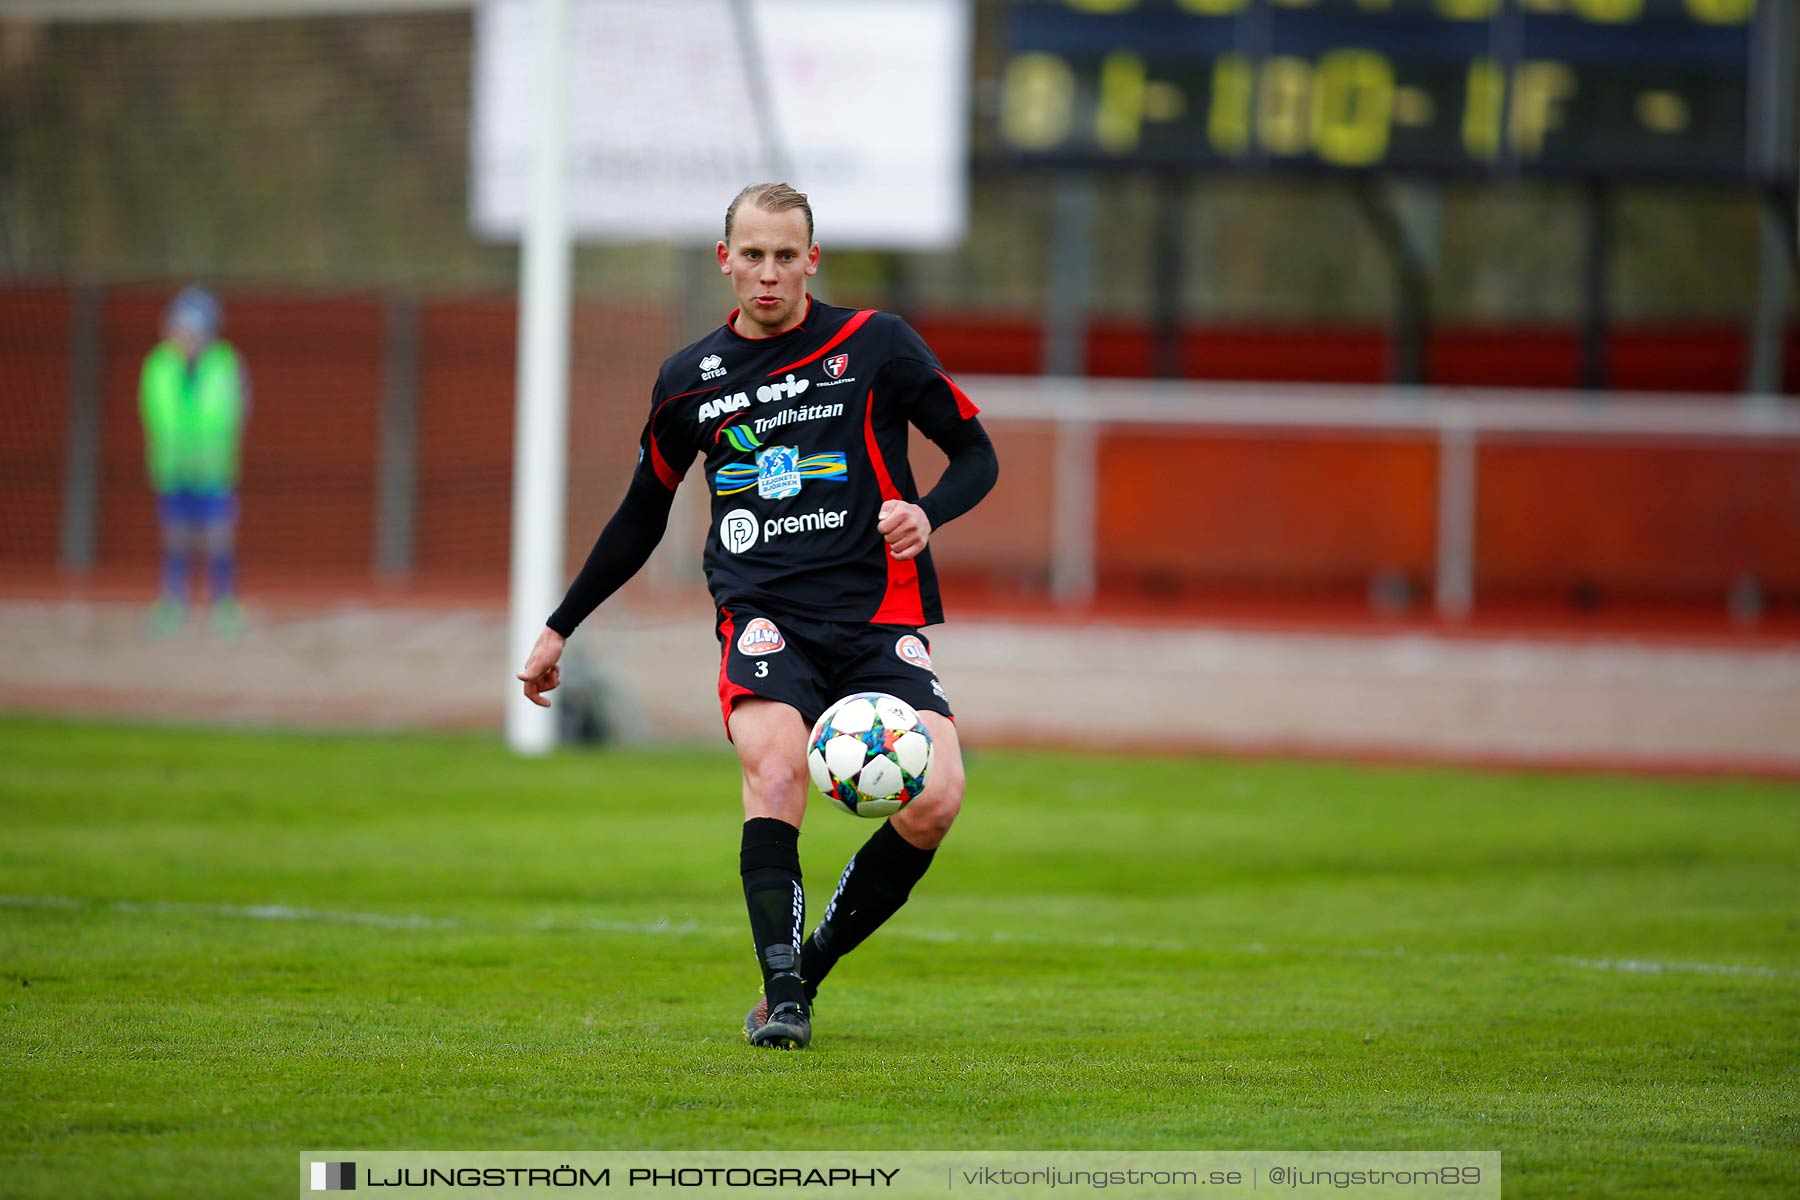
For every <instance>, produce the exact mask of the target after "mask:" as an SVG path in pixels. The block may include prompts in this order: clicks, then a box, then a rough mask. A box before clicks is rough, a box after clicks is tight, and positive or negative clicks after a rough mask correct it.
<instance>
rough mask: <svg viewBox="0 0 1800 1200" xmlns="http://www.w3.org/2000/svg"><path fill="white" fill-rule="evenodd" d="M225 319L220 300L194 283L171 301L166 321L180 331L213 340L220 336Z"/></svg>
mask: <svg viewBox="0 0 1800 1200" xmlns="http://www.w3.org/2000/svg"><path fill="white" fill-rule="evenodd" d="M224 317H225V313H224V310H223V309H222V308H220V307H219V298H218V297H217V296H215V295H213V294H212V293H211V292H209V291H208V290H206V289H205V288H203V287H201V286H200V285H199V284H197V283H194V284H189V285H188V286H187V287H184V288H182V289H181V290H180V291H179V292H177V293H176V294H175V299H173V300H171V301H169V311H168V312H167V313H166V314H165V317H164V319H165V320H166V321H167V322H168V323H169V324H170V325H173V326H175V327H176V328H178V329H185V330H188V331H191V332H193V333H195V334H198V335H199V336H201V337H206V338H211V337H217V336H218V334H219V325H220V324H221V323H222V322H223V320H224Z"/></svg>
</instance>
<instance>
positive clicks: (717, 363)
mask: <svg viewBox="0 0 1800 1200" xmlns="http://www.w3.org/2000/svg"><path fill="white" fill-rule="evenodd" d="M723 363H724V360H722V359H721V358H720V357H719V356H718V355H716V354H709V355H707V356H706V357H705V358H703V359H701V360H700V378H702V379H717V378H718V377H719V376H721V375H723V374H724V373H725V367H724V365H723Z"/></svg>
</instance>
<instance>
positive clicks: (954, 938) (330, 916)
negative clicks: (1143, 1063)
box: [0, 895, 1800, 979]
mask: <svg viewBox="0 0 1800 1200" xmlns="http://www.w3.org/2000/svg"><path fill="white" fill-rule="evenodd" d="M0 908H37V909H84V908H104V909H109V910H111V911H113V912H121V913H134V914H137V913H152V914H154V913H165V914H171V915H190V916H208V917H224V918H227V919H229V920H242V921H297V922H312V923H316V924H326V925H360V926H365V927H369V928H374V929H486V928H491V927H490V926H487V925H485V924H483V923H481V922H478V921H460V920H457V919H456V918H454V917H426V916H421V915H419V914H418V913H408V914H406V915H404V916H396V915H393V914H390V913H367V912H345V911H342V910H337V909H319V908H295V907H292V906H290V905H286V904H199V903H193V902H188V901H177V900H147V901H145V900H110V901H109V900H83V899H78V898H75V897H70V896H35V895H0ZM517 928H519V929H524V930H529V931H532V932H538V933H609V934H630V935H634V936H650V937H717V938H735V937H738V936H740V934H741V932H742V931H740V930H737V929H735V928H734V929H726V928H722V927H714V926H708V925H702V924H701V923H700V922H698V921H694V920H682V921H671V920H669V919H668V918H666V917H665V918H662V919H660V920H656V921H608V920H604V919H600V918H596V917H580V918H576V919H574V920H562V919H559V918H557V917H549V916H545V917H538V918H536V919H535V920H532V921H528V922H524V923H522V924H520V925H518V926H517ZM883 936H884V937H888V938H904V939H907V940H909V941H920V942H938V943H953V944H962V945H981V946H1004V945H1020V946H1078V947H1082V948H1086V949H1107V950H1153V951H1161V952H1165V953H1211V954H1241V955H1254V956H1259V957H1260V956H1274V955H1294V956H1298V957H1302V958H1304V957H1306V956H1308V955H1313V956H1322V957H1327V958H1353V959H1389V960H1395V959H1399V960H1404V959H1412V960H1414V961H1417V962H1433V963H1471V964H1490V965H1493V964H1505V963H1530V962H1535V963H1551V964H1555V965H1557V966H1564V967H1575V968H1577V969H1579V970H1583V971H1602V972H1608V973H1616V974H1627V975H1724V976H1742V977H1750V978H1756V979H1792V978H1796V977H1800V971H1785V970H1782V969H1781V968H1779V967H1767V966H1760V965H1758V964H1755V963H1708V962H1684V961H1668V962H1665V961H1661V960H1657V959H1645V958H1584V957H1580V956H1577V955H1571V954H1538V955H1524V954H1521V955H1512V954H1464V953H1457V952H1443V951H1438V952H1423V953H1421V952H1417V951H1410V950H1407V949H1406V948H1405V947H1404V946H1395V947H1393V948H1391V949H1386V950H1384V949H1379V948H1370V947H1354V946H1345V947H1318V946H1270V945H1266V944H1265V943H1262V942H1246V943H1243V944H1240V945H1236V946H1209V945H1201V944H1199V943H1195V942H1183V941H1177V940H1172V939H1155V938H1129V937H1116V936H1114V935H1112V934H1102V935H1100V936H1098V937H1073V936H1070V935H1067V934H1060V933H1059V934H1033V933H1016V932H1012V931H1009V930H1004V929H996V930H991V931H989V932H986V933H968V932H965V931H961V930H954V929H920V928H916V927H908V926H898V927H895V928H893V929H890V930H887V931H885V932H884V933H883Z"/></svg>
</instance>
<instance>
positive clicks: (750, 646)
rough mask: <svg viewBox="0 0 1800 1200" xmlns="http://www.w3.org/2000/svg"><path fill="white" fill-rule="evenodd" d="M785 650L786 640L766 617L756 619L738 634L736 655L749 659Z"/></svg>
mask: <svg viewBox="0 0 1800 1200" xmlns="http://www.w3.org/2000/svg"><path fill="white" fill-rule="evenodd" d="M786 648H787V640H786V639H785V638H783V637H782V636H781V630H779V629H777V628H775V622H773V621H771V620H769V618H767V617H757V618H756V619H755V620H753V621H751V622H750V623H749V624H748V625H746V626H744V632H742V633H740V634H738V653H739V654H742V655H744V656H746V657H749V658H754V657H755V656H757V655H759V654H774V653H777V652H778V651H781V650H785V649H786Z"/></svg>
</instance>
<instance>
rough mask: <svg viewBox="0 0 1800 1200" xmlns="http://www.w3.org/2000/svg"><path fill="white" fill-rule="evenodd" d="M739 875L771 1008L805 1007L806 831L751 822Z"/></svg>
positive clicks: (773, 820) (774, 820)
mask: <svg viewBox="0 0 1800 1200" xmlns="http://www.w3.org/2000/svg"><path fill="white" fill-rule="evenodd" d="M738 869H739V870H740V871H741V872H742V873H743V876H744V904H745V906H746V907H748V908H749V910H750V936H751V938H752V939H753V941H754V944H755V948H756V961H757V964H758V965H759V966H761V967H762V973H763V994H764V995H765V996H767V997H768V998H769V1008H770V1009H771V1010H773V1009H774V1008H775V1006H776V1005H778V1004H785V1003H787V1002H789V1001H795V1002H798V1003H801V1004H804V1003H805V1002H806V999H807V996H806V992H805V991H804V989H803V988H802V987H801V984H800V932H801V930H803V929H805V928H806V892H805V890H804V889H803V888H802V887H801V886H800V831H799V830H798V829H796V828H794V827H793V826H792V825H789V824H788V823H787V822H786V821H782V820H778V819H777V818H775V817H751V818H750V819H749V820H748V821H745V822H744V844H743V849H742V850H740V851H739V852H738Z"/></svg>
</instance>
